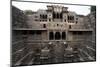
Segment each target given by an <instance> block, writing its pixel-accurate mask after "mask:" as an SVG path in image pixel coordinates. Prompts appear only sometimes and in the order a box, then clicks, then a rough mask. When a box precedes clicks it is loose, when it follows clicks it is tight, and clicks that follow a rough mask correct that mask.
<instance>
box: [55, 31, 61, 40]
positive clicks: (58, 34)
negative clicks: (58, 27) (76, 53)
mask: <svg viewBox="0 0 100 67" xmlns="http://www.w3.org/2000/svg"><path fill="white" fill-rule="evenodd" d="M59 39H61V34H60V32H56V33H55V40H59Z"/></svg>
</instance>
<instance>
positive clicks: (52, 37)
mask: <svg viewBox="0 0 100 67" xmlns="http://www.w3.org/2000/svg"><path fill="white" fill-rule="evenodd" d="M49 39H50V40H53V39H54V33H53V32H49Z"/></svg>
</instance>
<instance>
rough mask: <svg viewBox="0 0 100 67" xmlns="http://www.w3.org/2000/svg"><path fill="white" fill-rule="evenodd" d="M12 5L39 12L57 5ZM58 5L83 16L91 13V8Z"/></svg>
mask: <svg viewBox="0 0 100 67" xmlns="http://www.w3.org/2000/svg"><path fill="white" fill-rule="evenodd" d="M12 5H13V6H15V7H17V8H19V9H21V10H32V11H37V10H38V9H47V7H46V6H47V5H55V4H48V3H33V2H15V1H13V2H12ZM56 5H61V6H64V7H68V10H69V11H74V12H76V13H77V14H81V15H88V14H89V13H90V6H80V5H64V4H56Z"/></svg>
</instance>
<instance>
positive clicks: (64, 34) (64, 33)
mask: <svg viewBox="0 0 100 67" xmlns="http://www.w3.org/2000/svg"><path fill="white" fill-rule="evenodd" d="M62 39H63V40H65V39H66V32H62Z"/></svg>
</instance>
